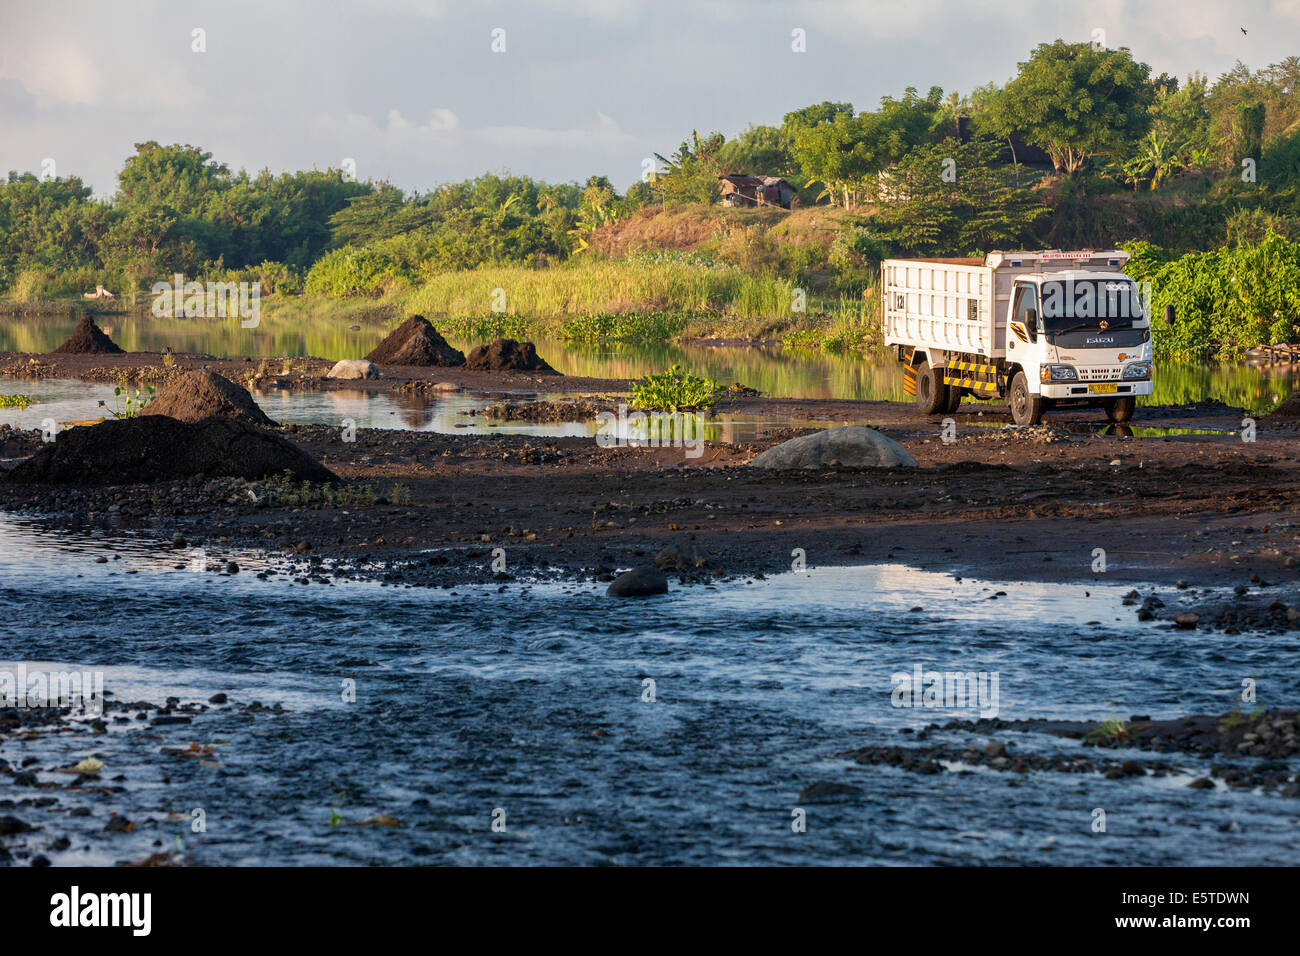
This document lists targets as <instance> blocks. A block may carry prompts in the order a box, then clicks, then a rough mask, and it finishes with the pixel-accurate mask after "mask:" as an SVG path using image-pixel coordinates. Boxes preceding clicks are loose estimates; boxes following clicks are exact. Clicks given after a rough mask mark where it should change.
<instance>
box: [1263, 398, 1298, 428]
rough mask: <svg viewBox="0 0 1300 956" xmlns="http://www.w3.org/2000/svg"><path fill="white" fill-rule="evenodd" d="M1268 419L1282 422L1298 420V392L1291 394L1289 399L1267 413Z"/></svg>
mask: <svg viewBox="0 0 1300 956" xmlns="http://www.w3.org/2000/svg"><path fill="white" fill-rule="evenodd" d="M1268 417H1269V418H1272V419H1276V420H1284V421H1295V420H1296V419H1300V392H1293V393H1292V394H1291V397H1290V398H1288V399H1285V400H1284V401H1283V402H1282V404H1281V405H1279V406H1278V407H1277V408H1275V409H1273V410H1272V411H1271V412H1269V413H1268Z"/></svg>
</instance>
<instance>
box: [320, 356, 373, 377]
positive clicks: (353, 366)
mask: <svg viewBox="0 0 1300 956" xmlns="http://www.w3.org/2000/svg"><path fill="white" fill-rule="evenodd" d="M325 377H326V378H379V369H378V368H376V366H375V363H374V362H368V361H366V360H365V359H343V360H342V361H341V362H335V363H334V367H333V368H332V369H330V370H329V371H328V372H326V373H325Z"/></svg>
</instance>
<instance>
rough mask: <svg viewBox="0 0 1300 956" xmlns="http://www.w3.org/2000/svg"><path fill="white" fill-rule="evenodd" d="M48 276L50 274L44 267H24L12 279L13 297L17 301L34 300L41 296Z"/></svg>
mask: <svg viewBox="0 0 1300 956" xmlns="http://www.w3.org/2000/svg"><path fill="white" fill-rule="evenodd" d="M50 277H51V274H50V273H49V272H46V271H45V270H44V269H35V268H28V269H24V270H23V271H22V272H20V273H18V278H17V279H15V280H14V288H13V293H14V298H15V299H17V300H18V301H19V302H35V301H36V300H38V299H40V298H42V297H43V296H44V295H45V287H46V286H47V285H48V284H49V281H50Z"/></svg>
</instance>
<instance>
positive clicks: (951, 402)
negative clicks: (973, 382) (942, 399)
mask: <svg viewBox="0 0 1300 956" xmlns="http://www.w3.org/2000/svg"><path fill="white" fill-rule="evenodd" d="M960 405H961V389H960V388H958V387H957V386H955V385H949V386H948V404H947V405H945V406H944V407H943V409H942V411H944V412H947V413H948V414H952V413H953V412H955V411H957V409H958V407H959V406H960Z"/></svg>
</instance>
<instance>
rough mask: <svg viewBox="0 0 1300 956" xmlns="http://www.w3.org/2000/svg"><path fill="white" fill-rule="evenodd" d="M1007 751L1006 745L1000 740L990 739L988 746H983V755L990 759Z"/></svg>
mask: <svg viewBox="0 0 1300 956" xmlns="http://www.w3.org/2000/svg"><path fill="white" fill-rule="evenodd" d="M1006 752H1007V745H1006V744H1004V743H1003V742H1002V741H1000V740H991V741H989V743H988V746H986V747H985V748H984V756H986V757H988V758H990V759H996V758H997V757H1001V756H1002V755H1003V754H1005V753H1006Z"/></svg>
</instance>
